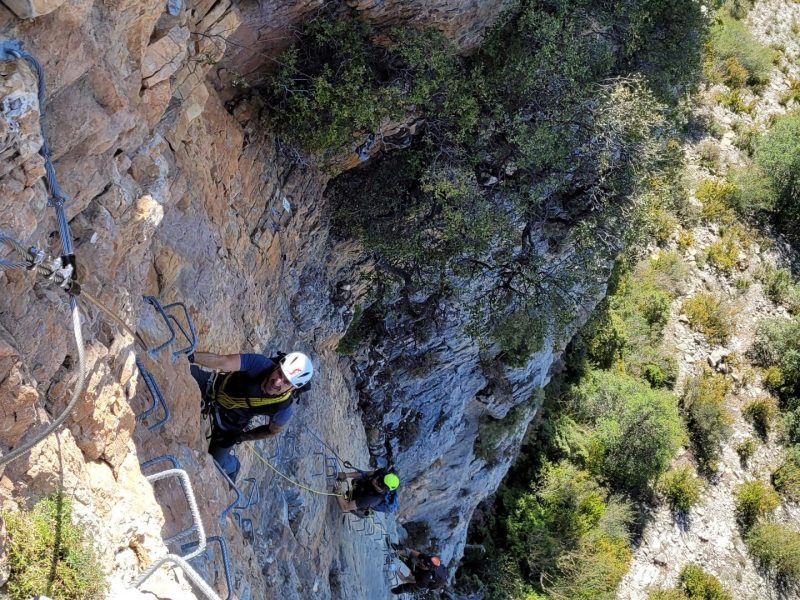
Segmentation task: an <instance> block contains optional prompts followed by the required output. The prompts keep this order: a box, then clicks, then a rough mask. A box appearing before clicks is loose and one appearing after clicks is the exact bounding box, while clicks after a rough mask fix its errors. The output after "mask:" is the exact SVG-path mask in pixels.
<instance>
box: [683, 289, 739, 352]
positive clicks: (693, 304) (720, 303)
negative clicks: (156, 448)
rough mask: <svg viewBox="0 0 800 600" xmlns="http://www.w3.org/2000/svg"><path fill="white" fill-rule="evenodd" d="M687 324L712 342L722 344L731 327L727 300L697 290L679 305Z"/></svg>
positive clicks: (729, 333)
mask: <svg viewBox="0 0 800 600" xmlns="http://www.w3.org/2000/svg"><path fill="white" fill-rule="evenodd" d="M681 308H682V310H683V312H684V313H686V316H687V317H688V318H689V325H690V326H691V328H692V329H694V330H695V331H699V332H701V333H703V334H705V336H706V337H707V338H708V341H709V342H710V343H712V344H724V343H725V342H726V341H727V340H728V337H730V335H731V333H732V328H733V320H732V316H733V311H732V309H731V307H730V306H729V305H728V303H727V302H725V301H724V300H722V299H721V298H719V297H718V296H715V295H713V294H710V293H708V292H698V293H697V294H695V295H694V296H692V297H691V298H688V299H687V300H684V302H683V306H682V307H681Z"/></svg>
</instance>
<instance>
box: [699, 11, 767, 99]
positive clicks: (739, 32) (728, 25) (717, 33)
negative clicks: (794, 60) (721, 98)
mask: <svg viewBox="0 0 800 600" xmlns="http://www.w3.org/2000/svg"><path fill="white" fill-rule="evenodd" d="M717 17H718V20H717V22H716V23H715V24H714V25H713V26H712V27H711V35H710V41H709V51H710V62H709V71H710V73H709V74H710V76H711V77H712V78H715V79H717V80H718V81H723V82H724V83H726V84H727V85H729V86H730V87H734V88H736V87H741V86H742V85H744V84H747V85H759V84H765V83H767V82H768V81H769V75H770V72H771V71H772V59H773V51H772V50H770V49H769V48H767V47H766V46H764V45H763V44H761V43H760V42H759V41H758V40H756V38H755V37H754V36H753V34H752V33H750V30H749V29H748V28H747V26H746V25H745V24H744V23H742V22H741V21H738V20H736V19H734V18H732V17H730V16H728V15H726V14H724V13H722V14H719V13H718V15H717Z"/></svg>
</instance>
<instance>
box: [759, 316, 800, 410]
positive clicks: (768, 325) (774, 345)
mask: <svg viewBox="0 0 800 600" xmlns="http://www.w3.org/2000/svg"><path fill="white" fill-rule="evenodd" d="M750 354H751V355H752V357H753V359H754V360H755V361H756V363H757V364H758V365H760V366H762V367H767V368H768V367H777V368H778V369H779V372H780V378H779V379H780V380H781V381H782V384H781V385H780V386H779V387H778V389H777V393H778V395H779V397H780V399H781V401H782V402H783V404H784V405H786V406H787V407H788V406H789V404H790V403H791V401H792V399H793V398H798V397H800V317H794V318H792V319H782V318H776V319H767V320H765V321H762V322H761V323H760V324H759V326H758V329H757V330H756V338H755V341H754V342H753V346H752V348H751V351H750ZM776 381H777V379H776Z"/></svg>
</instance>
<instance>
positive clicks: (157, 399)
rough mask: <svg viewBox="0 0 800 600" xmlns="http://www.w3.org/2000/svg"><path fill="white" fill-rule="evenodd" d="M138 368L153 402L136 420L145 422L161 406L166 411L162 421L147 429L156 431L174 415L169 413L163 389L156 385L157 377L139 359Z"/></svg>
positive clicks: (137, 360)
mask: <svg viewBox="0 0 800 600" xmlns="http://www.w3.org/2000/svg"><path fill="white" fill-rule="evenodd" d="M136 366H137V367H138V368H139V372H140V373H141V374H142V379H144V382H145V384H146V385H147V390H148V391H149V392H150V398H151V400H152V401H153V403H152V404H151V405H150V407H148V408H147V409H145V410H144V411H143V412H141V413H139V414H138V415H136V420H137V421H144V420H145V419H146V418H147V417H149V416H150V415H151V414H153V412H154V411H155V410H156V408H157V407H158V406H159V405H160V406H161V408H162V409H163V410H164V416H163V417H162V418H161V420H159V421H157V422H156V423H153V424H152V425H149V426H148V427H147V430H148V431H155V430H156V429H159V428H160V427H163V426H164V424H165V423H166V422H167V421H169V420H170V418H171V416H172V415H171V414H170V412H169V407H168V406H167V402H166V400H164V395H163V394H162V393H161V389H160V388H159V387H158V384H157V383H156V380H155V377H153V374H152V373H150V371H148V370H147V369H146V368H145V366H144V363H143V362H142V361H141V360H139V358H138V357H137V358H136Z"/></svg>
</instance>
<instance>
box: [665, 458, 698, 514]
mask: <svg viewBox="0 0 800 600" xmlns="http://www.w3.org/2000/svg"><path fill="white" fill-rule="evenodd" d="M702 488H703V483H702V481H700V479H699V478H698V477H697V476H696V475H695V474H694V469H693V468H692V467H691V466H690V465H681V466H680V467H675V468H674V469H671V470H669V471H667V472H666V473H664V476H663V477H662V478H661V481H660V483H659V489H660V490H661V493H662V494H664V497H665V498H666V500H667V502H669V504H670V506H671V507H672V509H673V510H677V511H683V512H687V511H688V510H689V509H690V508H692V507H693V506H694V505H695V504H697V502H698V500H700V491H701V490H702Z"/></svg>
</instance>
